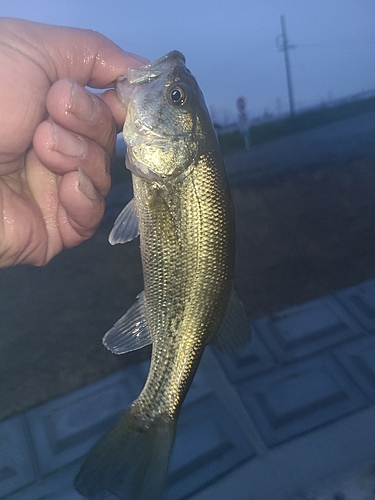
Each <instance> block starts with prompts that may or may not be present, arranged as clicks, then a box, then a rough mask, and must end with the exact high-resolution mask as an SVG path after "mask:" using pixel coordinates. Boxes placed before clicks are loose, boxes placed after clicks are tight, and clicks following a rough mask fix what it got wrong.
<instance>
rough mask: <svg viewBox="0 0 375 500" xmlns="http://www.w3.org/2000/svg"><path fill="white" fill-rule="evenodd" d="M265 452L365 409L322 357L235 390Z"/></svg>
mask: <svg viewBox="0 0 375 500" xmlns="http://www.w3.org/2000/svg"><path fill="white" fill-rule="evenodd" d="M237 388H238V392H239V394H240V396H241V398H242V400H243V401H244V404H245V406H246V407H247V410H248V412H249V414H250V415H251V417H252V418H253V420H254V422H255V424H256V426H257V427H258V429H259V430H260V432H261V434H262V435H263V438H264V440H265V441H266V443H267V444H268V446H275V445H277V444H279V443H282V442H284V441H286V440H288V439H292V438H294V437H295V436H298V435H300V434H303V433H306V432H309V431H312V430H313V429H314V428H317V427H319V426H322V425H325V424H327V423H329V422H332V421H333V420H335V419H339V418H341V417H343V416H345V415H347V414H348V413H350V412H354V411H357V410H359V409H361V408H364V407H366V406H368V405H369V401H368V400H367V398H366V397H365V396H364V395H363V394H362V393H361V392H359V391H358V390H357V388H356V387H355V385H354V384H353V383H352V382H351V380H350V379H349V378H348V377H347V376H346V374H345V372H344V371H343V370H341V368H340V366H339V365H337V363H336V362H335V360H334V359H333V357H331V356H329V355H325V354H324V355H321V356H318V357H316V358H312V359H308V360H306V361H304V362H300V363H298V364H295V365H293V366H289V367H285V368H283V369H280V370H277V371H274V372H272V373H269V374H266V375H263V376H260V377H259V378H257V379H253V380H250V381H243V382H241V383H239V384H237Z"/></svg>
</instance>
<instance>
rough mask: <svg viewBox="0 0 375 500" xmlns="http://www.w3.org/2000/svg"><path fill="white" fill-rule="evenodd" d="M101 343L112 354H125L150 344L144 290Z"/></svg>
mask: <svg viewBox="0 0 375 500" xmlns="http://www.w3.org/2000/svg"><path fill="white" fill-rule="evenodd" d="M103 344H104V345H105V346H106V348H107V349H109V350H110V351H112V352H113V353H114V354H125V353H126V352H130V351H136V350H137V349H141V348H142V347H145V346H147V345H150V344H151V337H150V332H149V330H148V325H147V319H146V310H145V306H144V292H142V293H140V294H139V295H138V297H137V300H136V302H135V303H134V304H133V305H132V306H131V308H130V309H129V310H128V311H127V312H126V313H125V314H124V316H122V317H121V318H120V319H119V320H118V321H117V322H116V323H115V324H114V325H113V327H112V328H111V329H110V330H108V332H107V333H106V334H105V335H104V337H103Z"/></svg>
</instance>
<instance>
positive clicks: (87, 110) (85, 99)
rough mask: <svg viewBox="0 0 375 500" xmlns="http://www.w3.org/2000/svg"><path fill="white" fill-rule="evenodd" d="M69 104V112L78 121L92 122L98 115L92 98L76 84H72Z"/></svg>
mask: <svg viewBox="0 0 375 500" xmlns="http://www.w3.org/2000/svg"><path fill="white" fill-rule="evenodd" d="M72 84H73V85H72V93H71V104H70V107H69V112H70V113H72V114H73V115H75V116H76V117H77V118H79V119H80V120H86V121H92V120H94V119H95V118H96V116H97V114H98V107H97V104H96V102H95V100H94V97H93V96H91V95H90V94H89V92H88V91H87V90H85V89H83V88H82V87H81V86H80V85H78V83H76V82H74V81H73V82H72Z"/></svg>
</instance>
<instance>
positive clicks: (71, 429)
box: [26, 369, 134, 475]
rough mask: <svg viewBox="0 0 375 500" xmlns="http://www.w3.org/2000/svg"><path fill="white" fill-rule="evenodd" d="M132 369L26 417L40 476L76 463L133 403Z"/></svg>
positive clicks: (31, 412) (39, 408)
mask: <svg viewBox="0 0 375 500" xmlns="http://www.w3.org/2000/svg"><path fill="white" fill-rule="evenodd" d="M131 374H132V369H128V370H125V371H121V372H119V373H116V374H114V375H111V376H110V377H106V378H105V379H103V380H101V381H100V382H98V383H96V384H92V385H90V386H88V387H85V388H84V389H81V390H79V391H76V392H74V393H72V394H69V395H68V396H64V397H62V398H58V399H55V400H53V401H50V402H48V403H46V404H44V405H42V406H39V407H37V408H35V409H33V410H30V411H29V412H27V414H26V420H27V422H28V425H29V428H30V432H31V435H32V439H33V446H34V450H35V454H36V457H37V462H38V466H39V468H40V471H41V474H42V475H46V474H49V473H51V472H53V471H55V470H56V469H58V468H60V467H62V466H64V465H66V464H68V463H70V462H73V461H74V460H77V459H78V458H80V457H81V456H83V455H84V454H85V453H87V452H88V451H89V449H90V448H91V447H92V446H93V444H94V443H95V442H96V441H97V439H98V438H99V437H100V435H101V434H102V433H103V432H104V431H106V430H107V429H108V428H109V427H110V426H111V425H112V424H113V423H114V421H115V419H116V418H117V416H118V414H119V413H120V412H121V411H123V410H124V409H125V408H126V406H127V405H128V404H129V403H130V402H131V401H132V400H133V399H134V394H133V393H132V392H131V391H130V390H129V385H128V384H127V379H129V378H132V375H131Z"/></svg>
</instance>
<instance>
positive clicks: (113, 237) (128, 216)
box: [108, 198, 139, 245]
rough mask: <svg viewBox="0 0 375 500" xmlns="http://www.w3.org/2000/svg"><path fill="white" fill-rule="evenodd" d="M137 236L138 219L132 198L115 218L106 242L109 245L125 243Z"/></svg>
mask: <svg viewBox="0 0 375 500" xmlns="http://www.w3.org/2000/svg"><path fill="white" fill-rule="evenodd" d="M138 235H139V227H138V218H137V213H136V210H135V206H134V198H132V199H131V200H130V201H129V203H128V204H127V205H126V207H125V208H124V209H123V210H122V212H121V213H120V215H119V216H118V217H117V219H116V221H115V224H114V226H113V228H112V231H111V232H110V233H109V238H108V241H109V242H110V244H111V245H116V243H126V242H128V241H131V240H134V238H136V237H137V236H138Z"/></svg>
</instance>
